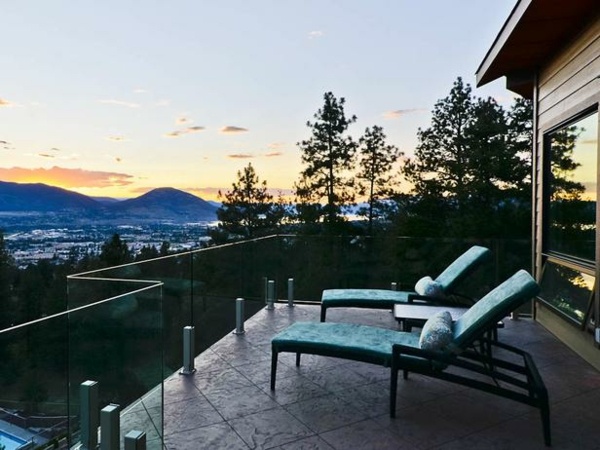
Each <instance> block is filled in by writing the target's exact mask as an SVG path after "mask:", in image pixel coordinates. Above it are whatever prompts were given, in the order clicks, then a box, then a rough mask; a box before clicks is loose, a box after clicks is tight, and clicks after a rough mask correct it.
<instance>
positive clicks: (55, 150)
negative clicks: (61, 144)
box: [50, 147, 60, 152]
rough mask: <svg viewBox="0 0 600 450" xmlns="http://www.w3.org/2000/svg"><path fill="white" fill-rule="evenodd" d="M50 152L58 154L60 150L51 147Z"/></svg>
mask: <svg viewBox="0 0 600 450" xmlns="http://www.w3.org/2000/svg"><path fill="white" fill-rule="evenodd" d="M50 151H51V152H60V148H56V147H52V148H51V149H50Z"/></svg>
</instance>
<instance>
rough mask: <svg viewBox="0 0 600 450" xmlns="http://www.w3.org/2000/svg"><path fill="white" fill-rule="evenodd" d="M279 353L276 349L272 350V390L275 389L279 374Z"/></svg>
mask: <svg viewBox="0 0 600 450" xmlns="http://www.w3.org/2000/svg"><path fill="white" fill-rule="evenodd" d="M278 355H279V353H277V351H276V350H275V349H272V350H271V390H272V391H274V390H275V378H276V376H277V356H278Z"/></svg>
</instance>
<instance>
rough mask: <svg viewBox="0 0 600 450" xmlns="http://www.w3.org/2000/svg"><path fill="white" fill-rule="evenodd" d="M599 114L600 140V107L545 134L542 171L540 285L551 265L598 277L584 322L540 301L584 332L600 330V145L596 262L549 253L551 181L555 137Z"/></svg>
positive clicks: (599, 148) (599, 150)
mask: <svg viewBox="0 0 600 450" xmlns="http://www.w3.org/2000/svg"><path fill="white" fill-rule="evenodd" d="M594 114H597V123H598V124H597V137H599V136H600V110H599V107H598V103H596V104H594V105H593V106H591V107H589V108H586V109H584V110H582V111H581V112H579V113H577V114H576V115H573V116H570V117H569V118H568V119H566V120H564V121H561V122H560V123H559V124H557V125H555V126H553V127H552V128H549V129H548V130H546V131H544V133H543V138H542V152H543V159H542V161H543V167H542V174H543V178H542V183H543V185H542V189H541V192H542V195H543V197H542V214H541V219H542V220H541V222H542V223H541V230H542V239H541V243H542V252H541V257H542V269H541V273H540V278H539V280H540V283H542V282H543V280H544V274H545V272H546V264H547V262H551V263H553V264H557V265H560V266H564V267H567V268H570V269H573V270H577V271H581V272H583V273H585V274H588V275H591V276H593V277H594V286H593V288H592V290H591V292H590V297H589V300H588V304H587V307H586V311H585V314H584V317H583V319H582V321H581V322H579V321H578V320H576V319H575V318H573V317H571V316H569V315H567V314H566V313H565V312H564V311H562V310H561V309H559V308H557V307H556V306H555V305H553V304H551V303H550V302H548V301H546V300H544V298H543V297H541V295H538V296H537V299H538V301H540V302H541V303H542V304H543V305H544V306H546V307H547V308H548V309H549V310H550V311H552V312H553V313H555V314H557V315H559V316H560V317H562V318H563V319H564V320H565V321H566V322H568V323H570V324H572V325H574V326H576V327H578V328H580V329H582V330H585V329H588V330H593V328H594V327H595V326H596V324H595V322H597V320H596V318H595V313H594V311H595V308H594V305H595V300H596V291H597V289H598V269H597V267H598V258H599V253H600V250H599V245H600V241H599V236H600V230H599V227H598V225H600V220H599V217H600V208H598V200H599V199H600V141H598V140H597V144H596V229H595V243H594V246H595V249H594V255H595V256H594V258H595V259H594V260H589V259H586V258H582V257H578V256H575V255H570V254H566V253H563V252H559V251H556V250H550V249H549V234H550V233H549V230H550V204H551V202H550V194H551V192H552V191H551V186H550V180H551V179H552V173H551V170H552V166H551V162H552V159H551V156H552V153H551V152H552V147H551V144H552V135H553V134H554V133H556V132H557V131H559V130H560V129H562V128H566V127H569V126H571V125H574V124H576V123H577V122H579V121H581V120H583V119H585V118H587V117H589V116H592V115H594Z"/></svg>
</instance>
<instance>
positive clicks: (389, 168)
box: [357, 125, 403, 234]
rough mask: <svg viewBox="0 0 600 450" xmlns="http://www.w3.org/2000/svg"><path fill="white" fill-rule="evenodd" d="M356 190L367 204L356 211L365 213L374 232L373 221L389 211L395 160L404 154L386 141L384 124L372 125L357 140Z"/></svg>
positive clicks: (371, 231)
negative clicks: (357, 167)
mask: <svg viewBox="0 0 600 450" xmlns="http://www.w3.org/2000/svg"><path fill="white" fill-rule="evenodd" d="M358 151H359V154H360V160H359V169H360V170H359V172H358V174H357V178H358V193H359V195H361V196H364V197H366V199H367V205H368V206H367V207H366V208H365V207H363V208H360V209H359V211H358V212H359V215H361V216H363V217H366V219H367V221H368V229H369V234H373V221H374V220H377V219H381V218H382V217H385V216H386V215H389V213H390V212H389V209H390V201H389V200H390V198H391V197H393V196H394V195H395V194H396V192H395V189H394V186H395V184H396V176H397V174H396V173H394V169H395V168H394V164H395V163H396V162H397V161H398V159H399V158H400V157H401V156H402V155H403V153H402V152H400V150H399V149H398V148H397V147H396V146H394V145H390V144H386V135H385V134H384V132H383V128H382V127H380V126H377V125H374V126H373V128H367V129H366V130H365V134H364V135H363V136H362V137H361V138H360V140H359V150H358Z"/></svg>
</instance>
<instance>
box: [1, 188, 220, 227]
mask: <svg viewBox="0 0 600 450" xmlns="http://www.w3.org/2000/svg"><path fill="white" fill-rule="evenodd" d="M216 211H217V206H215V205H214V204H212V203H210V202H207V201H205V200H203V199H201V198H199V197H196V196H194V195H192V194H188V193H187V192H183V191H180V190H178V189H174V188H159V189H154V190H152V191H150V192H147V193H146V194H143V195H141V196H140V197H137V198H133V199H129V200H123V201H117V200H114V201H110V200H109V199H106V198H103V199H102V201H97V200H95V199H93V198H91V197H87V196H85V195H82V194H78V193H76V192H72V191H69V190H66V189H61V188H57V187H54V186H48V185H46V184H41V183H37V184H24V183H10V182H3V181H0V213H2V214H3V215H10V214H11V213H15V214H17V213H31V214H37V215H42V216H44V215H52V216H57V215H58V216H60V215H64V216H66V218H67V219H68V218H72V219H75V218H76V219H77V220H80V221H81V220H83V221H96V220H101V221H103V222H111V221H119V222H123V221H127V222H133V221H144V222H151V221H154V222H161V221H173V222H188V221H214V220H216V218H217V215H216Z"/></svg>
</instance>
